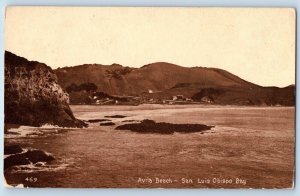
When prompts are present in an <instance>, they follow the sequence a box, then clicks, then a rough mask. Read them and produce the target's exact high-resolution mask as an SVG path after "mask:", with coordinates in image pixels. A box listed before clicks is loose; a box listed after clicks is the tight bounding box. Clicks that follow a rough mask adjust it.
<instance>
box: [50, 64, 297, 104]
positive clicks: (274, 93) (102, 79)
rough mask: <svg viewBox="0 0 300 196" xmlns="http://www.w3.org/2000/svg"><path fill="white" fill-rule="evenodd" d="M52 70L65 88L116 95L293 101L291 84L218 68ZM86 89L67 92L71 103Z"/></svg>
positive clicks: (246, 101) (214, 101)
mask: <svg viewBox="0 0 300 196" xmlns="http://www.w3.org/2000/svg"><path fill="white" fill-rule="evenodd" d="M54 72H55V74H56V75H57V78H58V83H59V84H60V85H61V86H62V87H63V88H64V89H68V88H69V89H71V88H70V87H71V86H72V85H73V86H75V87H76V86H82V85H85V84H90V85H91V84H93V85H95V86H96V91H98V92H103V93H105V94H108V95H115V96H140V97H147V98H153V99H172V96H174V95H183V96H184V97H186V98H189V99H192V100H193V101H200V102H204V103H212V104H221V105H227V104H229V105H284V106H292V105H294V104H295V86H294V85H290V86H288V87H285V88H278V87H262V86H259V85H256V84H253V83H251V82H247V81H245V80H243V79H241V78H239V77H238V76H235V75H233V74H231V73H229V72H227V71H225V70H222V69H217V68H206V67H191V68H187V67H181V66H178V65H175V64H170V63H165V62H157V63H152V64H148V65H144V66H143V67H141V68H130V67H123V66H122V65H119V64H112V65H100V64H85V65H79V66H74V67H64V68H58V69H56V70H54ZM85 92H86V91H81V93H79V92H76V93H74V92H69V93H70V98H71V103H76V102H77V101H78V99H79V98H81V99H82V98H83V97H84V95H86V93H85ZM89 93H90V92H89ZM81 101H82V100H81Z"/></svg>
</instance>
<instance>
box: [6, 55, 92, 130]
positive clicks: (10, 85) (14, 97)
mask: <svg viewBox="0 0 300 196" xmlns="http://www.w3.org/2000/svg"><path fill="white" fill-rule="evenodd" d="M5 123H11V124H20V125H29V126H42V125H44V124H52V125H58V126H62V127H84V126H86V124H85V123H84V122H82V121H80V120H78V119H76V118H75V117H74V115H73V113H72V111H71V109H70V107H69V96H68V94H67V93H65V92H64V91H63V90H62V88H61V87H60V86H59V85H58V83H57V78H56V75H55V74H54V72H53V71H52V69H51V68H50V67H49V66H47V65H46V64H43V63H40V62H36V61H28V60H27V59H25V58H22V57H19V56H17V55H15V54H13V53H11V52H8V51H6V52H5Z"/></svg>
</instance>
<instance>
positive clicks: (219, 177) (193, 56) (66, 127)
mask: <svg viewBox="0 0 300 196" xmlns="http://www.w3.org/2000/svg"><path fill="white" fill-rule="evenodd" d="M295 22H296V13H295V10H294V9H293V8H201V7H190V8H185V7H181V8H180V7H176V8H175V7H39V6H35V7H30V6H29V7H27V6H26V7H25V6H24V7H22V6H9V7H7V8H6V15H5V52H4V56H5V66H4V72H5V84H4V85H5V95H4V96H5V98H4V102H5V103H4V109H5V119H4V122H5V127H4V135H3V136H4V160H3V161H4V171H3V173H4V174H3V175H4V178H5V182H6V184H5V185H6V186H7V187H19V188H20V187H39V188H42V187H51V188H58V187H62V188H242V189H246V188H256V189H261V188H267V189H273V188H294V176H295V95H296V88H295V40H296V38H295V36H296V35H295V32H296V23H295Z"/></svg>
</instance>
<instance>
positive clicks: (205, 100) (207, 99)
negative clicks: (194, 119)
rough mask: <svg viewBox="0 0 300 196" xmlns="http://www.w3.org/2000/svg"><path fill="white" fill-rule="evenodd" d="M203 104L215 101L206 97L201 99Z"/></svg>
mask: <svg viewBox="0 0 300 196" xmlns="http://www.w3.org/2000/svg"><path fill="white" fill-rule="evenodd" d="M201 102H204V103H213V102H214V100H213V99H212V98H210V97H208V96H204V97H202V98H201Z"/></svg>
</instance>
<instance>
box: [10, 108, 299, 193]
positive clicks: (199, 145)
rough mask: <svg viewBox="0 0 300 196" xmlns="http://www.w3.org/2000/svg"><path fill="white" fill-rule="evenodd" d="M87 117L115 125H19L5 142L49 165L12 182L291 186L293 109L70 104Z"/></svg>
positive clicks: (23, 170)
mask: <svg viewBox="0 0 300 196" xmlns="http://www.w3.org/2000/svg"><path fill="white" fill-rule="evenodd" d="M71 108H72V110H73V112H74V115H75V116H76V117H77V118H79V119H83V120H90V119H103V118H105V117H104V116H110V115H116V114H118V115H124V116H126V117H125V118H108V119H110V120H112V122H114V123H115V124H116V125H114V126H105V127H104V126H100V125H99V123H90V124H89V125H90V126H89V128H84V129H68V128H60V127H55V126H49V125H45V126H43V127H41V128H35V127H27V126H21V127H19V128H12V129H10V130H9V131H10V132H14V133H15V134H8V135H5V144H19V145H21V146H22V147H23V148H24V150H28V149H40V150H43V151H45V152H47V153H50V154H52V155H53V156H54V157H55V159H56V160H55V161H53V162H51V163H37V164H35V165H34V164H32V165H24V166H16V167H13V168H10V169H8V170H6V171H5V172H4V174H5V178H6V181H7V183H8V184H11V185H18V184H23V185H24V186H25V187H87V188H88V187H155V188H158V187H166V188H167V187H173V188H174V187H179V188H187V187H191V188H210V187H211V188H220V187H223V188H250V187H252V188H291V187H292V186H293V176H294V158H295V157H294V143H295V138H294V136H295V131H294V112H295V111H294V108H293V107H233V106H200V105H198V106H196V105H180V106H179V105H178V106H163V105H140V106H71ZM143 119H151V120H155V121H157V122H170V123H178V124H179V123H200V124H206V125H214V126H215V127H214V128H212V129H211V130H209V131H206V132H204V134H201V133H175V134H171V135H161V134H141V133H134V132H131V131H127V130H115V127H116V126H118V125H121V124H125V123H126V122H122V121H124V120H143Z"/></svg>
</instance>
